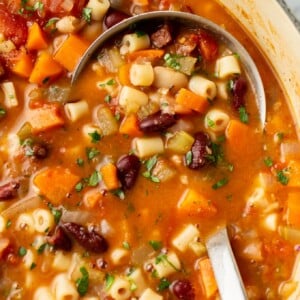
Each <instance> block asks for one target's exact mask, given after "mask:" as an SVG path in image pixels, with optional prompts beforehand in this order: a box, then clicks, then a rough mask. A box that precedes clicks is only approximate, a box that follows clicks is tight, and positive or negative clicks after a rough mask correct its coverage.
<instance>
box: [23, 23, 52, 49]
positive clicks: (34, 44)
mask: <svg viewBox="0 0 300 300" xmlns="http://www.w3.org/2000/svg"><path fill="white" fill-rule="evenodd" d="M47 47H48V43H47V40H46V38H45V35H44V33H43V31H42V29H41V27H40V25H39V24H38V23H36V22H34V23H33V24H32V25H31V26H30V27H29V29H28V37H27V42H26V48H27V49H28V50H42V49H46V48H47Z"/></svg>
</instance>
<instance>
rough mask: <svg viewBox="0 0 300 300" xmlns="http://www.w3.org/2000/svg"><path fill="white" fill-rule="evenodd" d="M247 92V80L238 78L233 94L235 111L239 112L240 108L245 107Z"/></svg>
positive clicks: (235, 81) (235, 80)
mask: <svg viewBox="0 0 300 300" xmlns="http://www.w3.org/2000/svg"><path fill="white" fill-rule="evenodd" d="M246 92H247V82H246V80H245V79H244V78H242V77H237V78H235V79H233V84H232V90H231V93H232V95H233V98H232V106H233V108H234V109H235V110H239V108H241V107H243V106H245V95H246Z"/></svg>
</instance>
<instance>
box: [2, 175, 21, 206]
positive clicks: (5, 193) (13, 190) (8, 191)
mask: <svg viewBox="0 0 300 300" xmlns="http://www.w3.org/2000/svg"><path fill="white" fill-rule="evenodd" d="M19 187H20V183H19V182H18V181H16V180H12V181H10V182H8V183H5V184H3V185H1V186H0V201H1V200H10V199H13V198H14V197H16V195H17V191H18V189H19Z"/></svg>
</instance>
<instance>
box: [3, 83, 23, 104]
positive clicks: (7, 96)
mask: <svg viewBox="0 0 300 300" xmlns="http://www.w3.org/2000/svg"><path fill="white" fill-rule="evenodd" d="M1 88H2V90H3V93H4V104H5V106H6V107H7V108H11V107H16V106H18V104H19V101H18V99H17V95H16V89H15V86H14V84H13V82H11V81H7V82H3V83H2V84H1Z"/></svg>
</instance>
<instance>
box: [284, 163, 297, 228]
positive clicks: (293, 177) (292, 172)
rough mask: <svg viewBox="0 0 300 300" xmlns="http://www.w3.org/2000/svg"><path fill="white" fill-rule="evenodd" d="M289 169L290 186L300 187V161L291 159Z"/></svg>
mask: <svg viewBox="0 0 300 300" xmlns="http://www.w3.org/2000/svg"><path fill="white" fill-rule="evenodd" d="M287 169H288V173H289V182H288V186H289V187H291V188H300V162H299V161H296V160H290V161H289V164H288V167H287ZM299 195H300V194H299ZM299 208H300V207H299ZM299 222H300V220H299Z"/></svg>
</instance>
